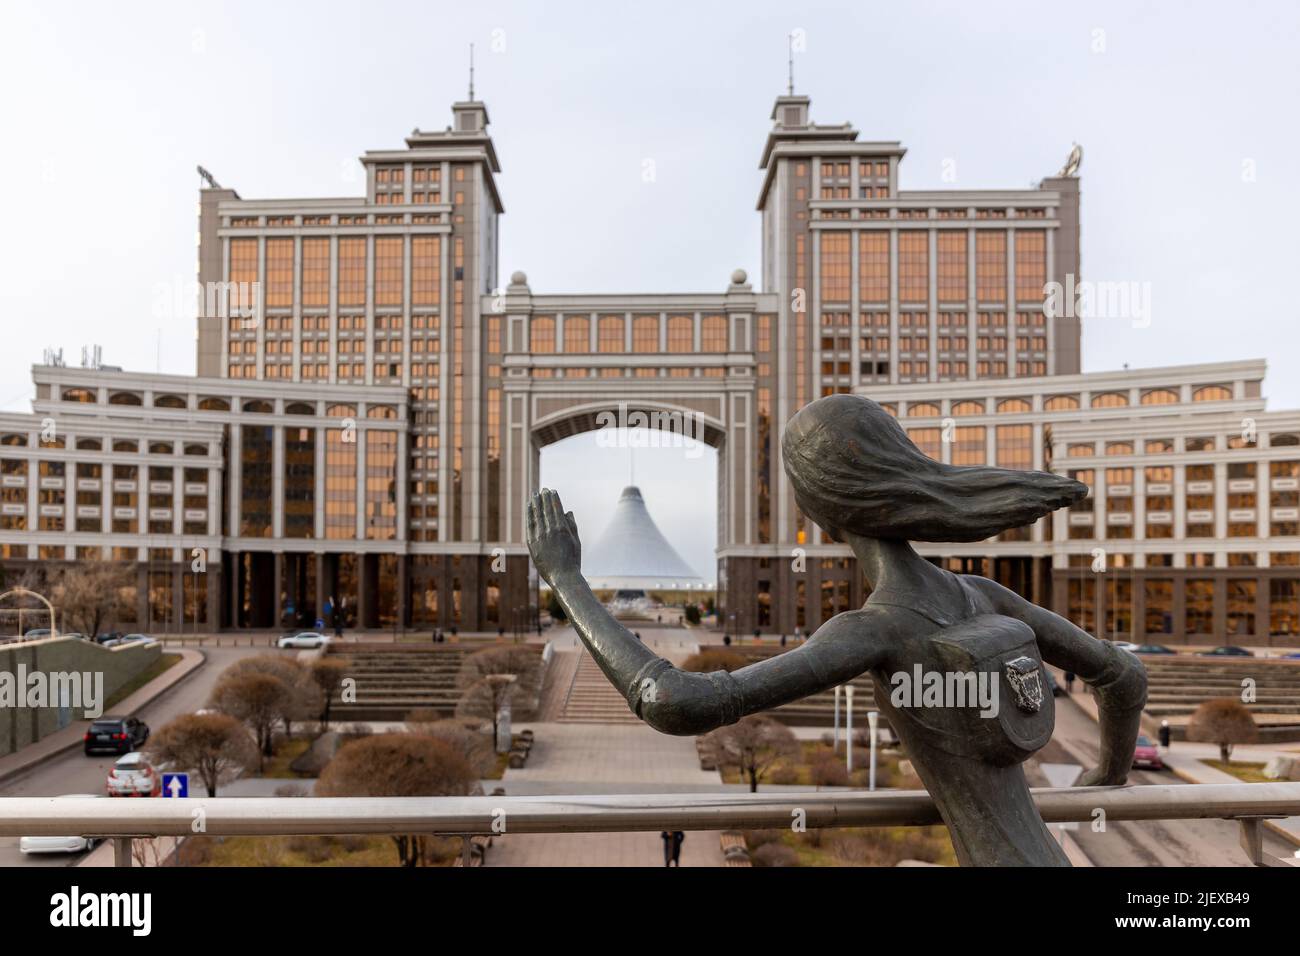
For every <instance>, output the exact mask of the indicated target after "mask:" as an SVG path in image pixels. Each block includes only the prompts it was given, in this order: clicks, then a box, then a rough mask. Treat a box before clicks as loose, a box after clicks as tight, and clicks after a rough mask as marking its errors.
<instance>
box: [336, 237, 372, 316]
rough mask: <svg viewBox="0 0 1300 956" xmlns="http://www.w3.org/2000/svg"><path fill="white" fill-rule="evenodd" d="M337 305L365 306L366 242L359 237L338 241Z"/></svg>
mask: <svg viewBox="0 0 1300 956" xmlns="http://www.w3.org/2000/svg"><path fill="white" fill-rule="evenodd" d="M338 242H339V274H338V289H339V305H343V306H355V305H365V304H366V240H365V238H364V237H361V236H347V237H344V238H341V239H339V241H338Z"/></svg>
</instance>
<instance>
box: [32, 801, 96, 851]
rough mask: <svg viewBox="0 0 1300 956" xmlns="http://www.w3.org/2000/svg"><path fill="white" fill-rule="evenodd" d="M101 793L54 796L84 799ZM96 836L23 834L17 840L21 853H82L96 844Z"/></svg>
mask: <svg viewBox="0 0 1300 956" xmlns="http://www.w3.org/2000/svg"><path fill="white" fill-rule="evenodd" d="M102 796H103V794H102V793H65V794H63V795H61V796H58V797H55V798H54V799H56V800H70V799H73V798H75V799H78V800H81V799H86V798H89V797H95V798H98V797H102ZM99 842H100V841H99V838H97V837H80V836H25V837H22V838H21V839H20V840H19V841H18V849H19V851H20V852H22V853H84V852H85V851H86V850H92V849H94V848H95V845H96V844H98V843H99Z"/></svg>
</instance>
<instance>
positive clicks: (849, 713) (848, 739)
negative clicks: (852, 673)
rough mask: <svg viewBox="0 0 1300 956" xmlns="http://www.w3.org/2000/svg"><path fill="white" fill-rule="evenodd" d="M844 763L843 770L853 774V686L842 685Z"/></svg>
mask: <svg viewBox="0 0 1300 956" xmlns="http://www.w3.org/2000/svg"><path fill="white" fill-rule="evenodd" d="M844 711H845V720H844V754H845V758H844V762H845V768H846V769H847V770H848V772H849V773H850V774H852V773H853V685H852V684H845V685H844Z"/></svg>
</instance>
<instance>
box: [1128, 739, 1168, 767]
mask: <svg viewBox="0 0 1300 956" xmlns="http://www.w3.org/2000/svg"><path fill="white" fill-rule="evenodd" d="M1133 767H1134V769H1137V768H1139V767H1141V768H1144V769H1146V770H1164V769H1165V762H1164V761H1163V760H1161V759H1160V750H1159V748H1157V747H1156V745H1155V744H1154V743H1152V742H1151V738H1150V737H1148V736H1146V735H1145V734H1143V735H1141V736H1140V737H1138V741H1137V749H1136V750H1134V751H1133Z"/></svg>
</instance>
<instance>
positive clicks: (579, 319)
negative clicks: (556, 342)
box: [564, 315, 591, 355]
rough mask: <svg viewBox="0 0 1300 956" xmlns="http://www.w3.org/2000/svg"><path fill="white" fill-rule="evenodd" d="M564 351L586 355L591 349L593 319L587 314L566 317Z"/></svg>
mask: <svg viewBox="0 0 1300 956" xmlns="http://www.w3.org/2000/svg"><path fill="white" fill-rule="evenodd" d="M564 351H566V352H569V353H572V354H575V355H585V354H587V353H588V352H590V351H591V319H589V318H588V317H587V316H585V315H566V316H565V317H564Z"/></svg>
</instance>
